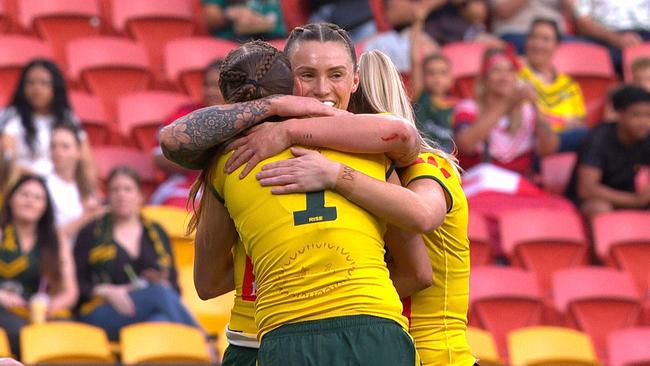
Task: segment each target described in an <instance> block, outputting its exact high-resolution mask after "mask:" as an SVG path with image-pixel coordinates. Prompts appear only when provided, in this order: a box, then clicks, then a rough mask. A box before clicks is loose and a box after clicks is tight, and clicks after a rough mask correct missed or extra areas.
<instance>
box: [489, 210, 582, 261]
mask: <svg viewBox="0 0 650 366" xmlns="http://www.w3.org/2000/svg"><path fill="white" fill-rule="evenodd" d="M499 228H500V232H501V244H502V246H503V249H504V251H505V252H506V253H508V254H513V253H514V251H515V248H516V247H517V246H518V245H520V244H524V243H526V242H544V241H554V242H567V243H577V244H584V245H587V242H586V236H585V232H584V227H583V225H582V219H581V218H580V216H579V215H578V214H577V213H576V212H575V211H569V210H560V211H558V210H551V209H545V208H539V209H520V210H512V211H508V212H505V213H503V214H501V216H500V220H499Z"/></svg>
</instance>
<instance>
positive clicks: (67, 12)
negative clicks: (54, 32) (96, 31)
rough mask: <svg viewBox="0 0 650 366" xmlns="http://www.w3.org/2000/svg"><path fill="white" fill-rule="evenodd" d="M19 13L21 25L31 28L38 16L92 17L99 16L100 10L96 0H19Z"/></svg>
mask: <svg viewBox="0 0 650 366" xmlns="http://www.w3.org/2000/svg"><path fill="white" fill-rule="evenodd" d="M18 13H19V17H20V24H21V26H22V27H24V28H25V29H30V28H32V25H33V22H34V20H35V19H38V18H44V17H84V18H92V17H96V16H99V14H100V10H99V4H98V3H97V1H96V0H47V1H42V0H19V1H18Z"/></svg>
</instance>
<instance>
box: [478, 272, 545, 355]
mask: <svg viewBox="0 0 650 366" xmlns="http://www.w3.org/2000/svg"><path fill="white" fill-rule="evenodd" d="M469 295H470V311H469V314H468V316H469V322H470V324H472V325H473V326H479V327H480V328H483V329H486V330H488V331H490V333H492V335H493V336H494V338H495V340H496V343H497V346H498V348H499V354H501V355H502V356H505V355H507V351H508V348H507V335H508V333H509V332H510V331H512V330H514V329H517V328H521V327H526V326H531V325H539V324H541V323H542V317H543V314H544V303H543V299H542V294H541V292H540V290H539V287H538V285H537V278H536V277H535V275H534V274H533V273H531V272H527V271H525V270H522V269H518V268H513V267H487V266H485V267H475V268H472V272H471V274H470V291H469Z"/></svg>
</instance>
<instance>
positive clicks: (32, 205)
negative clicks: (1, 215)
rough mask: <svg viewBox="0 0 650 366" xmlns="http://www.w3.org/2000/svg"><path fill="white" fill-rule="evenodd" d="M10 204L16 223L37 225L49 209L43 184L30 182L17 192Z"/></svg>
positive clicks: (34, 181)
mask: <svg viewBox="0 0 650 366" xmlns="http://www.w3.org/2000/svg"><path fill="white" fill-rule="evenodd" d="M9 204H10V205H11V212H12V214H13V217H14V220H15V221H17V222H24V223H29V224H36V223H38V221H39V220H40V219H41V217H42V216H43V214H44V213H45V209H46V208H47V192H46V191H45V187H43V185H42V184H41V183H39V182H38V181H36V180H29V181H26V182H25V183H23V184H22V185H21V186H20V187H19V188H18V189H17V190H16V192H15V193H14V195H13V196H12V197H11V201H10V202H9Z"/></svg>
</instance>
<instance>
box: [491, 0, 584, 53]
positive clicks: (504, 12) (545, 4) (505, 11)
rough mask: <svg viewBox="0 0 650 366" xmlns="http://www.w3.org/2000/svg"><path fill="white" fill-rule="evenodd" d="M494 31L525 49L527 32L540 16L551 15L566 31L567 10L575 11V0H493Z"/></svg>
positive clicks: (521, 49) (561, 31) (546, 16)
mask: <svg viewBox="0 0 650 366" xmlns="http://www.w3.org/2000/svg"><path fill="white" fill-rule="evenodd" d="M490 2H491V3H492V11H493V12H492V32H493V33H494V34H496V35H497V36H499V37H501V39H503V40H504V41H506V42H509V43H512V45H513V46H515V48H516V49H517V53H518V54H523V53H524V46H525V44H526V38H527V37H526V34H527V33H528V30H529V29H530V27H531V25H532V23H533V20H534V19H535V18H537V17H544V18H548V19H551V20H553V21H554V22H555V24H557V25H558V26H559V29H560V34H562V35H566V33H567V29H566V22H565V20H564V14H571V13H572V11H573V2H574V0H490Z"/></svg>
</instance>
